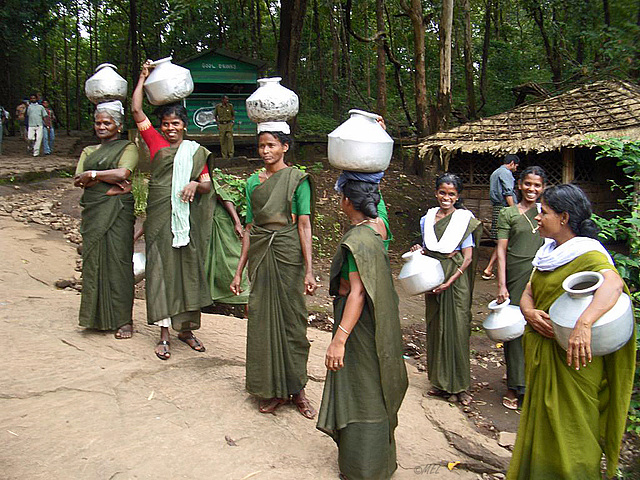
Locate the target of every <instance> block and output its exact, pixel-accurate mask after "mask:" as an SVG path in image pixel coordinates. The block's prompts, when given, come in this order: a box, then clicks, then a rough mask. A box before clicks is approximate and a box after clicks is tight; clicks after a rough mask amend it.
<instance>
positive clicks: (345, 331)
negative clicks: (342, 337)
mask: <svg viewBox="0 0 640 480" xmlns="http://www.w3.org/2000/svg"><path fill="white" fill-rule="evenodd" d="M338 328H339V329H340V330H342V331H343V332H344V333H346V334H347V335H351V332H349V331H347V329H346V328H344V327H343V326H342V325H340V324H338Z"/></svg>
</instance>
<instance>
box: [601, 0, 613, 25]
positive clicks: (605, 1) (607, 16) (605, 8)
mask: <svg viewBox="0 0 640 480" xmlns="http://www.w3.org/2000/svg"><path fill="white" fill-rule="evenodd" d="M602 12H603V13H604V24H605V25H606V27H607V28H609V27H610V26H611V11H610V10H609V0H602Z"/></svg>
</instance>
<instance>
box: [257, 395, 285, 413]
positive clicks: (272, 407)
mask: <svg viewBox="0 0 640 480" xmlns="http://www.w3.org/2000/svg"><path fill="white" fill-rule="evenodd" d="M285 403H287V400H286V399H284V398H270V399H268V400H260V404H259V405H258V410H260V413H273V414H274V415H275V411H276V409H277V408H278V407H279V406H280V405H284V404H285Z"/></svg>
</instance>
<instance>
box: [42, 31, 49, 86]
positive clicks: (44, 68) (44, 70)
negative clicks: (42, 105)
mask: <svg viewBox="0 0 640 480" xmlns="http://www.w3.org/2000/svg"><path fill="white" fill-rule="evenodd" d="M42 49H43V52H42V81H43V88H42V94H43V95H44V98H48V97H49V82H48V79H49V71H48V69H47V63H48V62H49V59H48V58H47V57H48V55H47V53H48V49H47V32H46V30H45V32H44V33H43V34H42Z"/></svg>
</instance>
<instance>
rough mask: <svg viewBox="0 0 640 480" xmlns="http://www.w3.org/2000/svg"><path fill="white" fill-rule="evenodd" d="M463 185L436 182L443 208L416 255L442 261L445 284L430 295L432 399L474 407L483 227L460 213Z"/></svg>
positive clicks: (447, 178) (425, 226)
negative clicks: (475, 300)
mask: <svg viewBox="0 0 640 480" xmlns="http://www.w3.org/2000/svg"><path fill="white" fill-rule="evenodd" d="M461 192H462V181H461V180H460V178H459V177H458V176H456V175H453V174H451V173H444V174H442V175H440V176H439V177H438V178H437V179H436V199H437V200H438V204H439V205H440V206H439V207H434V208H431V209H429V210H428V211H427V214H426V215H425V216H424V217H422V218H421V219H420V227H421V230H422V239H423V245H422V246H420V245H414V246H413V247H411V250H412V251H416V250H420V249H422V253H423V254H425V255H428V256H430V257H433V258H436V259H437V260H439V261H440V263H441V265H442V269H443V270H444V278H445V281H444V283H442V284H441V285H439V286H437V287H436V288H434V289H433V290H432V291H431V292H428V293H427V294H426V295H425V298H426V304H427V307H426V319H427V373H428V374H429V381H430V382H431V385H432V387H433V388H432V389H431V390H429V391H428V392H427V393H428V394H429V395H436V396H444V397H448V398H449V401H451V402H455V401H460V403H461V404H462V405H469V403H471V395H470V394H469V392H468V391H467V389H468V388H469V386H470V384H471V365H470V361H469V336H470V335H471V297H472V294H473V282H474V277H475V275H474V273H475V266H476V259H477V250H476V248H475V246H476V245H478V242H479V240H480V233H481V231H482V224H481V223H480V221H479V220H476V219H475V218H474V216H473V214H472V213H471V212H470V211H469V210H466V209H464V208H461V207H462V205H461V202H460V201H459V199H460V193H461Z"/></svg>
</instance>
